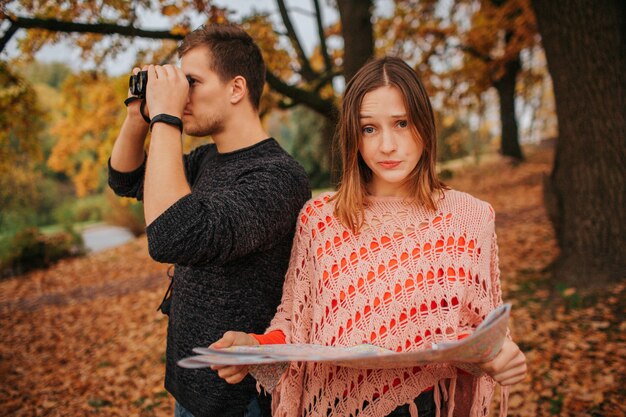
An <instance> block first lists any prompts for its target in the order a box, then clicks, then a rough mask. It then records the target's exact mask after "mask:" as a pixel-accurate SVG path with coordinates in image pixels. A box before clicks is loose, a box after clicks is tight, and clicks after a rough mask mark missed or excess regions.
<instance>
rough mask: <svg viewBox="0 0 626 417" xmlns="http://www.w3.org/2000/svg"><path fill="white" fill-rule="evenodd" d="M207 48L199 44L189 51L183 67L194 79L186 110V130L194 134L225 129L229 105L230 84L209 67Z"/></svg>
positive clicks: (215, 132) (201, 134)
mask: <svg viewBox="0 0 626 417" xmlns="http://www.w3.org/2000/svg"><path fill="white" fill-rule="evenodd" d="M211 59H212V58H211V57H210V55H209V52H208V49H207V48H206V47H203V46H199V47H196V48H193V49H191V50H189V51H187V52H186V53H185V54H184V55H183V57H182V60H181V69H182V71H183V72H184V73H185V74H186V75H189V76H190V77H191V79H192V81H191V86H190V88H189V97H188V99H187V105H186V106H185V109H184V111H183V126H184V127H185V133H187V134H188V135H191V136H208V135H215V134H219V133H220V132H222V131H223V130H224V124H225V123H224V121H225V117H226V109H228V105H229V103H230V102H229V100H228V96H227V93H228V85H227V84H224V83H223V82H222V81H221V80H220V79H219V77H218V75H217V73H215V72H214V71H213V70H211V68H210V67H209V64H210V60H211Z"/></svg>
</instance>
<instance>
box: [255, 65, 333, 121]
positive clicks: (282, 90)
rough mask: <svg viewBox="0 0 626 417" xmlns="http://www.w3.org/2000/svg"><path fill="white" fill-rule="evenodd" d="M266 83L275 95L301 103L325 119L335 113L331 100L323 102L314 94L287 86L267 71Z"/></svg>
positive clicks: (323, 100)
mask: <svg viewBox="0 0 626 417" xmlns="http://www.w3.org/2000/svg"><path fill="white" fill-rule="evenodd" d="M267 83H268V84H269V85H270V87H271V88H272V90H274V91H276V92H277V93H279V94H282V95H284V96H286V97H289V98H290V99H291V100H293V101H294V102H297V103H302V104H304V105H305V106H307V107H309V108H310V109H312V110H315V111H316V112H318V113H320V114H321V115H323V116H325V117H330V116H331V115H333V114H335V113H336V111H337V108H336V106H335V104H334V103H333V102H332V101H331V100H325V99H323V98H321V97H320V96H319V95H318V94H316V93H314V92H310V91H306V90H303V89H301V88H298V87H295V86H293V85H288V84H286V83H285V82H284V81H282V80H281V79H279V78H278V77H277V76H275V75H274V74H273V73H272V72H271V71H267Z"/></svg>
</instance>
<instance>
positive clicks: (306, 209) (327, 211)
mask: <svg viewBox="0 0 626 417" xmlns="http://www.w3.org/2000/svg"><path fill="white" fill-rule="evenodd" d="M335 194H336V193H335V192H334V191H324V192H321V193H319V194H317V195H314V196H313V197H312V198H310V199H309V200H308V201H307V202H306V203H305V204H304V206H303V207H302V210H301V211H300V214H304V215H306V216H308V217H318V216H324V217H325V216H332V215H333V212H334V210H335V203H334V201H333V200H332V197H333V196H334V195H335Z"/></svg>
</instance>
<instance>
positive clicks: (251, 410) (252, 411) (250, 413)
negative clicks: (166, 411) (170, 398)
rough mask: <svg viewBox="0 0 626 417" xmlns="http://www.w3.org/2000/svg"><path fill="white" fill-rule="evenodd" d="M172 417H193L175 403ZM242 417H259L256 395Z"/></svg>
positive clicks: (259, 411) (259, 409) (259, 408)
mask: <svg viewBox="0 0 626 417" xmlns="http://www.w3.org/2000/svg"><path fill="white" fill-rule="evenodd" d="M174 417H193V414H191V413H190V412H189V410H187V409H186V408H185V407H183V406H182V405H180V403H179V402H178V401H176V405H175V406H174ZM243 417H261V407H260V406H259V400H258V399H257V397H256V395H255V396H254V397H252V401H250V404H248V408H247V409H246V411H244V413H243Z"/></svg>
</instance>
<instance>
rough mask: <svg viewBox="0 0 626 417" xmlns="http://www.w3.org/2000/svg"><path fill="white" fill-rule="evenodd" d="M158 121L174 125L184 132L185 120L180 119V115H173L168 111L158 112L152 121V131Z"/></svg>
mask: <svg viewBox="0 0 626 417" xmlns="http://www.w3.org/2000/svg"><path fill="white" fill-rule="evenodd" d="M157 123H158V124H166V125H170V126H174V127H176V128H177V129H178V130H179V131H180V133H183V121H182V120H181V119H180V117H176V116H172V115H171V114H167V113H160V114H157V115H156V116H154V117H153V118H152V119H151V121H150V130H151V131H152V128H153V126H154V125H155V124H157Z"/></svg>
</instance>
